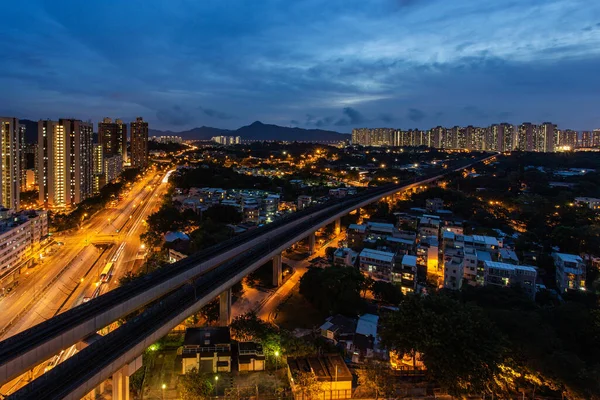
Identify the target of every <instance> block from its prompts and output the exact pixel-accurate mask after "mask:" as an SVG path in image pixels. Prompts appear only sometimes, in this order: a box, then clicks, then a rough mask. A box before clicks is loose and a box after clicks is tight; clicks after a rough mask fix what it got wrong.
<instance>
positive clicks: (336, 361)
mask: <svg viewBox="0 0 600 400" xmlns="http://www.w3.org/2000/svg"><path fill="white" fill-rule="evenodd" d="M287 365H288V378H289V380H290V386H291V388H292V392H293V394H294V400H312V399H315V398H318V399H350V398H352V373H351V372H350V370H349V369H348V367H347V366H346V363H344V360H343V359H342V357H341V356H339V355H327V356H320V357H319V356H313V357H297V358H292V357H290V358H288V359H287ZM302 374H311V375H313V376H314V377H316V378H317V381H318V382H319V383H320V384H321V390H320V393H319V394H318V395H317V397H314V395H313V394H312V393H306V392H305V391H304V388H303V387H302V385H301V383H300V384H299V382H298V381H299V380H300V376H301V375H302Z"/></svg>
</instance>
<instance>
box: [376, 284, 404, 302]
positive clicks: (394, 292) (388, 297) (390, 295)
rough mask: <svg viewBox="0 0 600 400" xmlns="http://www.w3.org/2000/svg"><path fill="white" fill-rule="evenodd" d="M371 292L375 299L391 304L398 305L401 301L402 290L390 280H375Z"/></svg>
mask: <svg viewBox="0 0 600 400" xmlns="http://www.w3.org/2000/svg"><path fill="white" fill-rule="evenodd" d="M371 292H373V297H375V299H376V300H377V301H381V302H384V303H389V304H393V305H398V303H400V302H401V301H402V291H401V290H400V288H399V287H398V285H395V284H393V283H390V282H385V281H375V282H374V283H373V285H372V286H371Z"/></svg>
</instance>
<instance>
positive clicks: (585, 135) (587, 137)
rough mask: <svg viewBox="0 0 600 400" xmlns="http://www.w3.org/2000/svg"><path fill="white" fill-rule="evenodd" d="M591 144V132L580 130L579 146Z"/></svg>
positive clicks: (589, 145)
mask: <svg viewBox="0 0 600 400" xmlns="http://www.w3.org/2000/svg"><path fill="white" fill-rule="evenodd" d="M591 146H592V132H590V131H583V132H581V141H580V142H579V147H591Z"/></svg>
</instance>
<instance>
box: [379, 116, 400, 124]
mask: <svg viewBox="0 0 600 400" xmlns="http://www.w3.org/2000/svg"><path fill="white" fill-rule="evenodd" d="M379 119H380V120H381V121H383V122H385V123H386V124H389V123H392V122H394V121H395V120H396V118H394V116H393V115H392V114H388V113H383V114H380V115H379Z"/></svg>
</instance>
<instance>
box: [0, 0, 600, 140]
mask: <svg viewBox="0 0 600 400" xmlns="http://www.w3.org/2000/svg"><path fill="white" fill-rule="evenodd" d="M2 8H3V17H4V18H3V21H2V24H0V54H2V57H1V59H0V92H1V93H2V94H3V95H2V96H0V115H3V116H16V117H19V118H29V119H34V120H37V119H46V118H50V119H57V118H65V117H74V118H79V119H83V120H88V119H91V120H92V121H94V122H97V121H98V120H100V119H101V118H103V117H106V116H108V117H111V118H122V119H124V120H126V121H129V120H131V119H134V118H135V117H136V116H142V117H144V119H145V120H147V121H149V123H150V127H151V128H155V129H163V130H166V129H170V130H173V131H181V130H185V129H189V128H192V127H196V126H202V125H206V126H213V127H218V128H238V127H240V126H243V125H247V124H250V123H252V122H253V121H255V120H260V121H262V122H264V123H273V124H278V125H283V126H298V127H302V128H321V129H328V130H335V131H339V132H350V131H351V130H352V129H353V128H357V127H395V128H403V129H409V128H420V129H428V128H431V127H434V126H437V125H444V126H453V125H468V124H472V125H479V126H485V125H489V124H492V123H497V122H509V123H521V122H524V121H530V122H534V123H540V122H544V121H551V122H554V123H557V124H558V125H559V127H562V128H572V129H577V130H585V129H593V128H600V1H595V0H495V1H493V0H368V1H366V0H360V1H358V0H259V1H257V0H247V1H246V0H202V1H198V0H168V1H167V0H90V1H81V0H28V1H6V2H3V5H2Z"/></svg>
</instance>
